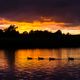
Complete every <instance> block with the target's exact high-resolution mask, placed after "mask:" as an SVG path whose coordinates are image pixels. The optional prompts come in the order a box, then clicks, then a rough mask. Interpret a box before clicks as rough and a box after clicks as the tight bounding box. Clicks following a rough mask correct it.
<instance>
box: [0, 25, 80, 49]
mask: <svg viewBox="0 0 80 80" xmlns="http://www.w3.org/2000/svg"><path fill="white" fill-rule="evenodd" d="M16 28H17V27H15V26H14V25H11V26H10V27H8V28H6V29H5V30H0V48H62V47H80V35H71V34H69V33H68V34H66V35H65V34H62V32H61V31H60V30H58V31H57V32H55V33H51V32H48V31H46V30H45V31H38V30H37V31H30V32H29V33H28V32H26V31H25V32H23V33H22V34H20V33H19V32H18V31H16Z"/></svg>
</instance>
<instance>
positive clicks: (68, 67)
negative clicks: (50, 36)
mask: <svg viewBox="0 0 80 80" xmlns="http://www.w3.org/2000/svg"><path fill="white" fill-rule="evenodd" d="M27 57H32V58H33V59H32V60H28V59H27ZM38 57H43V58H45V59H44V60H38V59H37V58H38ZM49 57H53V58H58V59H62V60H53V61H49V60H48V58H49ZM68 57H73V58H76V60H73V61H69V60H67V58H68ZM79 59H80V49H79V48H76V49H20V50H0V80H80V60H79Z"/></svg>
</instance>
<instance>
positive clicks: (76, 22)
mask: <svg viewBox="0 0 80 80" xmlns="http://www.w3.org/2000/svg"><path fill="white" fill-rule="evenodd" d="M11 24H14V25H16V26H18V29H17V30H19V32H20V33H21V32H23V31H28V32H29V31H30V30H49V31H52V32H55V31H56V30H59V29H60V30H62V32H63V33H67V32H69V33H71V34H80V0H0V29H4V28H6V27H8V26H9V25H11Z"/></svg>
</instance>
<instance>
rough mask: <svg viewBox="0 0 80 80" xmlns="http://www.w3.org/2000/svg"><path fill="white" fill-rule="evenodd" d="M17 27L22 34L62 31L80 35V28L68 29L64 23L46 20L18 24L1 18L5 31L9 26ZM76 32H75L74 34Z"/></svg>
mask: <svg viewBox="0 0 80 80" xmlns="http://www.w3.org/2000/svg"><path fill="white" fill-rule="evenodd" d="M11 24H12V25H16V26H18V29H17V30H18V31H19V32H20V33H22V32H24V31H28V32H29V31H30V30H48V31H52V32H54V31H56V30H59V29H60V30H62V32H64V33H67V32H70V33H72V34H78V33H80V30H79V29H80V28H79V27H80V26H76V27H66V26H64V25H65V23H63V22H55V21H52V20H50V19H44V21H34V22H32V23H30V22H18V21H10V20H6V19H4V18H0V29H4V28H7V27H9V25H11ZM74 31H75V32H74Z"/></svg>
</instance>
